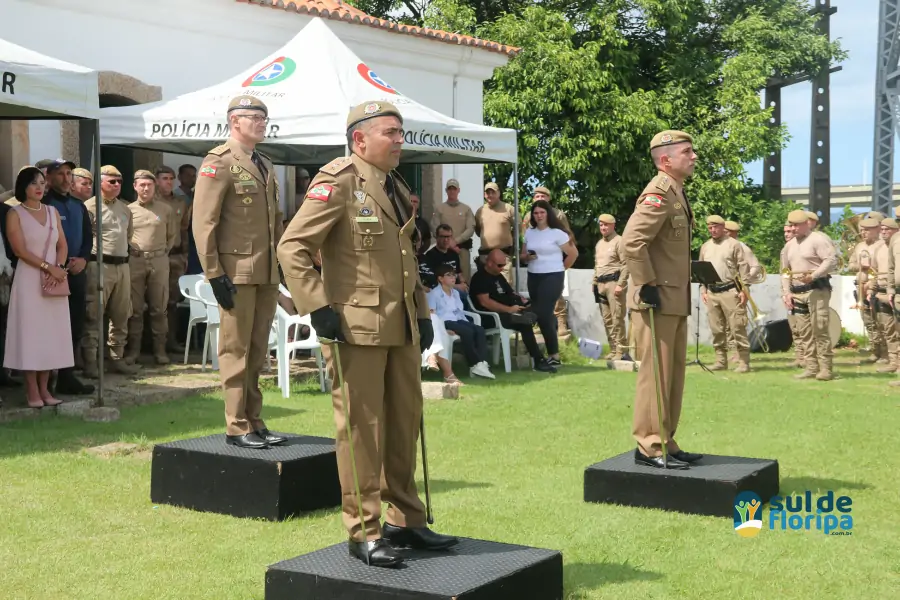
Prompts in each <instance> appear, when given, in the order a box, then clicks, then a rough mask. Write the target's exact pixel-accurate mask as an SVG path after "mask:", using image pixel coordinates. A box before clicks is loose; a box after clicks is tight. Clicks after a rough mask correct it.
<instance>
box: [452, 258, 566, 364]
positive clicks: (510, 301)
mask: <svg viewBox="0 0 900 600" xmlns="http://www.w3.org/2000/svg"><path fill="white" fill-rule="evenodd" d="M508 260H509V257H507V255H506V254H505V253H504V252H503V251H502V250H500V249H499V248H497V249H494V250H491V251H490V252H489V253H488V254H487V255H486V256H485V257H484V260H483V262H482V264H481V268H480V269H479V271H478V272H477V273H475V275H473V276H472V285H471V287H470V288H469V293H470V294H471V298H472V303H473V304H474V305H475V308H476V309H478V310H484V311H488V312H495V313H497V314H499V316H500V325H502V326H503V328H504V329H513V330H515V331H517V332H518V333H519V334H520V335H521V336H522V341H523V342H525V347H526V348H527V349H528V354H530V355H531V358H532V359H533V360H534V369H535V370H536V371H543V372H545V373H556V367H554V366H553V365H551V364H550V363H549V362H548V360H547V359H546V358H545V357H544V356H543V354H541V349H540V347H539V346H538V344H537V339H535V337H534V323H535V321H536V320H537V317H536V315H535V314H534V312H532V311H531V305H530V303H529V302H528V301H527V300H525V298H523V297H522V296H520V295H518V294H516V293H515V292H514V291H513V289H512V286H511V285H509V282H508V281H506V278H505V277H504V276H503V269H505V268H506V261H508ZM481 319H482V320H481V324H482V326H483V327H484V328H485V329H490V328H492V327H495V326H496V325H495V324H493V323H491V322H490V321H491V317H489V316H482V318H481Z"/></svg>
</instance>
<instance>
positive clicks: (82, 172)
mask: <svg viewBox="0 0 900 600" xmlns="http://www.w3.org/2000/svg"><path fill="white" fill-rule="evenodd" d="M72 176H73V177H81V178H83V179H90V180H91V181H93V180H94V176H93V174H91V172H90V171H88V170H87V169H83V168H81V167H78V168H77V169H75V170H74V171H72Z"/></svg>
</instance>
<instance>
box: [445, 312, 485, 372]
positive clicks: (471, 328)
mask: <svg viewBox="0 0 900 600" xmlns="http://www.w3.org/2000/svg"><path fill="white" fill-rule="evenodd" d="M444 327H446V328H447V331H452V332H453V333H455V334H456V335H458V336H459V341H460V342H461V343H462V349H463V354H464V355H465V356H466V362H467V363H469V366H470V367H474V366H475V365H477V364H478V363H480V362H484V361H486V360H487V337H486V336H485V335H484V328H482V327H479V326H478V325H476V324H474V323H470V322H469V321H444Z"/></svg>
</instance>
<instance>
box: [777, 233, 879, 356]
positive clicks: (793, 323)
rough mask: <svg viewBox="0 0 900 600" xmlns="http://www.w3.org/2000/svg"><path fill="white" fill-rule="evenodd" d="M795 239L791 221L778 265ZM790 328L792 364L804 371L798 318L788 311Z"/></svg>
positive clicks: (861, 291) (783, 260)
mask: <svg viewBox="0 0 900 600" xmlns="http://www.w3.org/2000/svg"><path fill="white" fill-rule="evenodd" d="M792 239H794V226H793V225H791V223H790V221H787V222H785V224H784V243H785V246H784V247H783V248H782V249H781V254H780V258H779V262H778V264H784V262H785V251H786V250H787V243H788V242H789V241H791V240H792ZM863 292H864V290H863V288H862V287H860V294H862V293H863ZM863 295H864V294H863ZM787 318H788V326H789V327H790V328H791V340H793V344H792V345H793V346H794V362H793V363H792V364H791V366H792V367H794V368H797V369H803V368H805V367H806V362H805V361H804V358H803V357H804V356H805V354H804V349H803V346H802V345H801V343H800V331H799V330H798V329H797V317H796V316H794V311H791V310H789V311H788V315H787Z"/></svg>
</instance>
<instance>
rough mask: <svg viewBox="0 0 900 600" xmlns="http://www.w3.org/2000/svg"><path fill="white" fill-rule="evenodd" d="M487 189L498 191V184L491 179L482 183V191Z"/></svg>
mask: <svg viewBox="0 0 900 600" xmlns="http://www.w3.org/2000/svg"><path fill="white" fill-rule="evenodd" d="M488 190H494V191H495V192H499V191H500V186H499V185H497V184H496V183H494V182H493V181H488V182H487V183H486V184H484V191H488Z"/></svg>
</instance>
